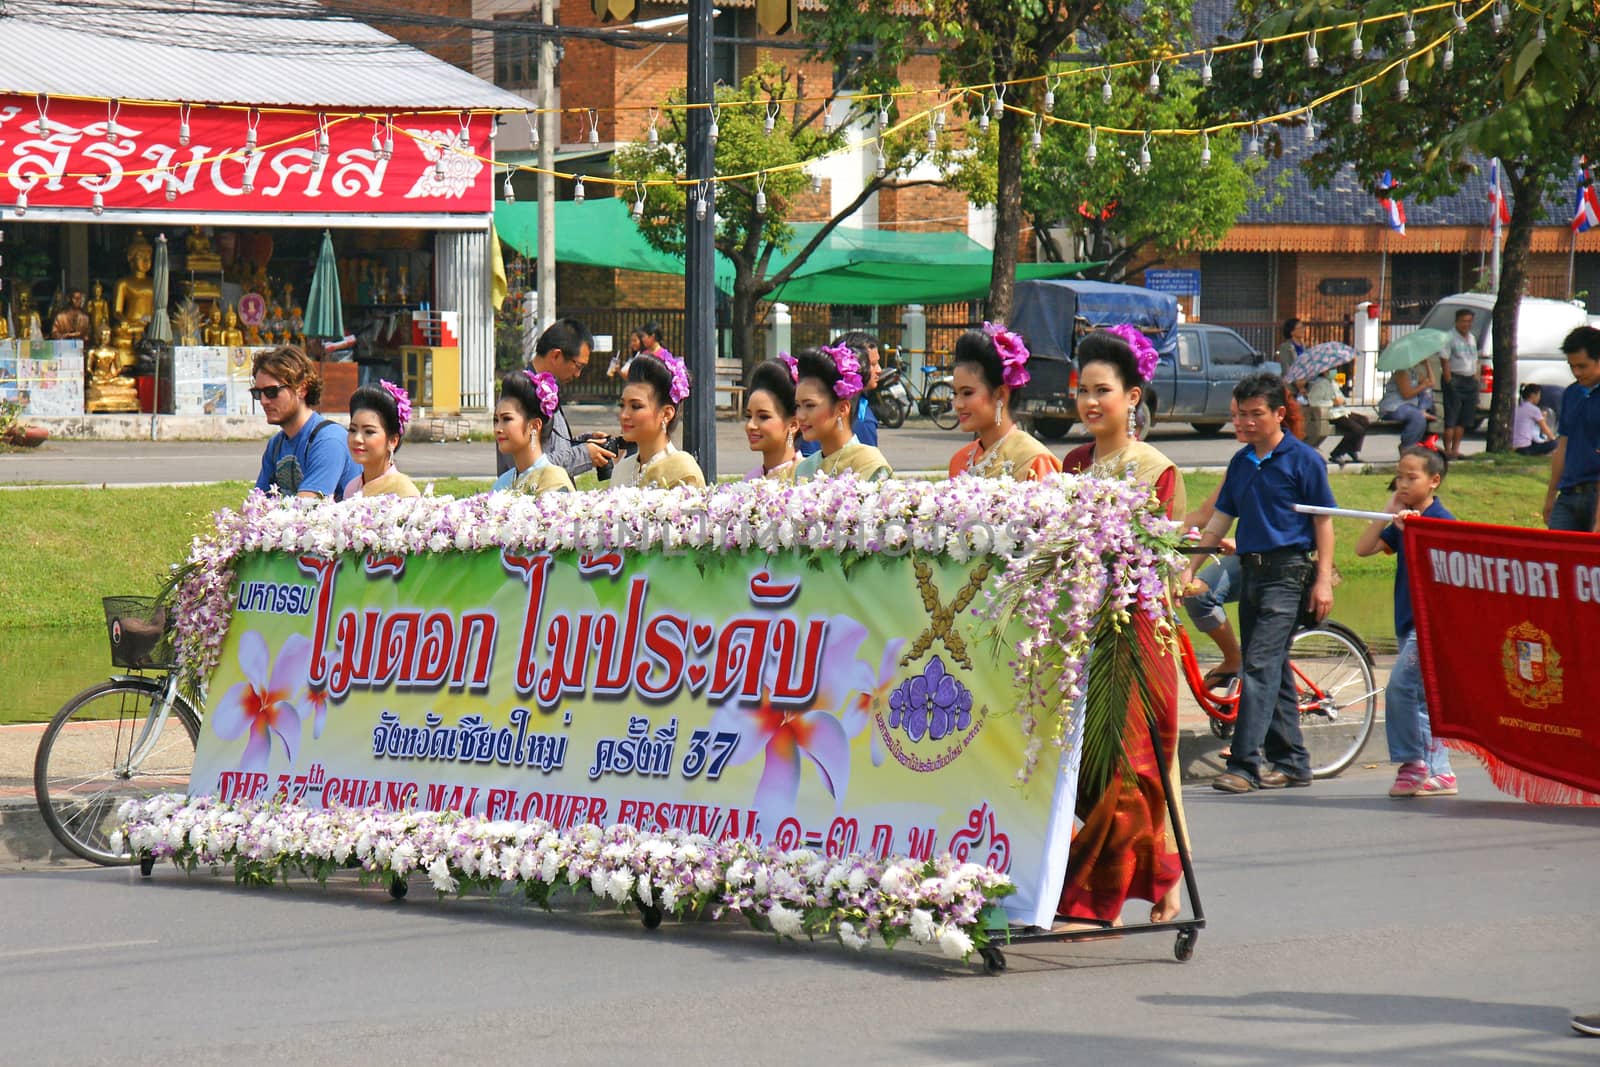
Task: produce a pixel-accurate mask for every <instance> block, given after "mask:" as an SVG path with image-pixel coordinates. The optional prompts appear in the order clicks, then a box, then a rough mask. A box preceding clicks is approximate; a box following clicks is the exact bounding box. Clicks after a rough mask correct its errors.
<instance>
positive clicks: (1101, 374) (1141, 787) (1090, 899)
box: [1056, 326, 1188, 929]
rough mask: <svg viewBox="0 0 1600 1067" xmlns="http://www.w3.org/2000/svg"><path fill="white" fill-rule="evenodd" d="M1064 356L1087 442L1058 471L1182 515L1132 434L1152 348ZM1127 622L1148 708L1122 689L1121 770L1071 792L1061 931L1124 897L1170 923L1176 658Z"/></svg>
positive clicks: (1082, 347) (1135, 345)
mask: <svg viewBox="0 0 1600 1067" xmlns="http://www.w3.org/2000/svg"><path fill="white" fill-rule="evenodd" d="M1074 355H1075V356H1076V359H1077V363H1078V418H1079V419H1080V420H1081V421H1082V423H1083V425H1084V426H1085V427H1086V428H1087V429H1088V431H1089V433H1090V434H1091V435H1093V437H1094V441H1093V442H1092V443H1090V444H1087V445H1082V446H1080V447H1078V448H1075V449H1073V450H1072V451H1071V452H1068V453H1067V456H1066V459H1065V461H1064V462H1063V467H1064V469H1065V470H1067V471H1069V472H1079V471H1088V472H1090V473H1092V474H1096V475H1100V476H1103V477H1110V478H1121V477H1125V476H1129V475H1131V476H1132V477H1133V479H1134V480H1135V481H1137V482H1139V483H1140V484H1142V485H1145V486H1148V487H1149V488H1150V491H1151V494H1152V496H1153V497H1154V502H1155V506H1156V507H1157V508H1158V509H1159V510H1160V511H1161V512H1162V513H1163V514H1165V515H1169V516H1171V515H1179V516H1181V515H1183V514H1184V513H1185V512H1186V511H1187V510H1188V508H1187V501H1186V500H1185V497H1184V491H1183V475H1182V474H1181V473H1180V472H1179V471H1178V468H1177V466H1176V465H1175V464H1174V463H1173V462H1172V461H1171V460H1169V459H1168V458H1167V457H1166V456H1163V455H1162V454H1161V453H1160V452H1158V451H1156V450H1155V449H1154V448H1152V447H1151V446H1149V445H1147V444H1145V443H1144V442H1142V441H1139V440H1137V439H1136V438H1135V436H1134V426H1135V423H1134V419H1135V415H1136V412H1137V411H1138V409H1139V400H1140V397H1141V396H1142V395H1143V390H1144V386H1145V385H1146V384H1147V383H1148V382H1149V380H1150V375H1151V374H1153V373H1154V372H1155V366H1156V361H1157V356H1156V352H1155V349H1154V348H1153V347H1151V345H1150V342H1149V341H1148V340H1146V339H1145V337H1144V335H1143V334H1141V333H1140V332H1139V331H1138V330H1137V329H1136V328H1134V327H1132V326H1118V327H1114V328H1113V329H1112V330H1109V331H1107V330H1096V331H1094V332H1093V333H1090V334H1088V335H1087V336H1085V337H1083V338H1082V339H1080V340H1079V341H1078V344H1077V350H1076V352H1075V353H1074ZM1133 628H1134V635H1135V638H1136V640H1137V641H1138V642H1139V649H1140V660H1141V666H1142V670H1143V674H1144V677H1145V679H1146V681H1147V683H1148V686H1149V691H1150V704H1151V706H1150V707H1149V708H1148V709H1146V708H1145V707H1144V706H1143V702H1142V701H1141V699H1140V696H1139V694H1138V692H1137V690H1136V691H1135V692H1134V693H1133V694H1131V695H1130V698H1129V704H1128V723H1127V729H1126V731H1125V732H1124V734H1123V737H1124V749H1125V751H1126V754H1127V764H1126V766H1122V765H1119V766H1118V768H1117V769H1116V770H1115V771H1114V772H1113V776H1112V778H1111V781H1110V784H1109V785H1108V786H1107V787H1106V788H1105V789H1104V790H1101V791H1099V792H1096V793H1092V794H1091V793H1089V792H1086V791H1085V788H1084V787H1082V786H1080V788H1079V791H1078V805H1077V810H1078V817H1079V818H1080V819H1082V820H1083V826H1082V827H1081V828H1080V829H1079V830H1078V832H1077V834H1075V835H1074V836H1073V838H1072V848H1071V851H1070V853H1069V855H1068V859H1067V879H1066V885H1065V886H1064V887H1063V888H1062V891H1061V900H1060V903H1059V904H1058V905H1057V908H1056V911H1057V915H1058V917H1059V919H1060V920H1062V921H1063V926H1062V928H1064V929H1097V928H1105V927H1110V926H1116V925H1120V924H1121V922H1122V908H1123V904H1124V903H1125V902H1126V901H1127V899H1128V898H1129V897H1134V898H1137V899H1140V900H1148V901H1151V902H1152V905H1153V906H1152V907H1151V909H1150V919H1151V921H1152V922H1165V921H1167V920H1169V919H1172V918H1174V917H1175V916H1176V915H1177V914H1178V911H1179V908H1180V903H1181V902H1180V900H1179V883H1180V881H1181V879H1182V877H1183V867H1182V863H1181V861H1180V859H1179V857H1178V849H1177V837H1176V835H1175V830H1174V827H1173V826H1172V825H1171V824H1170V821H1169V820H1168V818H1167V802H1166V796H1167V792H1168V791H1170V793H1171V795H1172V796H1173V798H1174V799H1175V800H1176V799H1177V798H1178V797H1179V795H1180V794H1179V791H1178V781H1177V778H1176V776H1175V773H1174V771H1175V767H1176V764H1177V741H1178V664H1177V660H1176V658H1175V657H1174V656H1173V651H1172V648H1171V647H1170V646H1169V644H1168V642H1167V641H1165V640H1164V639H1163V638H1161V637H1160V636H1159V635H1158V634H1157V633H1156V629H1155V625H1154V624H1153V623H1152V622H1151V621H1150V619H1149V618H1148V617H1147V616H1145V615H1143V614H1135V615H1134V617H1133ZM1147 716H1148V717H1147ZM1149 718H1153V719H1154V720H1155V726H1156V728H1157V729H1156V733H1157V735H1158V736H1159V737H1160V741H1161V747H1162V754H1163V758H1164V762H1165V765H1166V767H1167V779H1166V782H1165V783H1163V782H1162V780H1161V779H1162V776H1161V770H1160V767H1161V765H1160V764H1158V763H1157V761H1156V755H1155V750H1154V748H1153V747H1152V744H1151V729H1150V726H1149ZM1130 771H1131V773H1130ZM1163 784H1164V785H1165V788H1163ZM1178 811H1179V822H1180V826H1179V827H1178V828H1177V832H1182V826H1181V822H1182V807H1181V804H1180V805H1179V807H1178Z"/></svg>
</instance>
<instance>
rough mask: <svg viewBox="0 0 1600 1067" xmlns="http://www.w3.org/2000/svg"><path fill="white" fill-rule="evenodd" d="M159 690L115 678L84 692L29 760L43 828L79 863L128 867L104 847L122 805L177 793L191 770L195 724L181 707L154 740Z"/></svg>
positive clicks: (178, 703)
mask: <svg viewBox="0 0 1600 1067" xmlns="http://www.w3.org/2000/svg"><path fill="white" fill-rule="evenodd" d="M165 693H166V686H165V685H164V684H162V683H161V682H158V681H156V680H154V679H146V678H118V679H113V680H111V681H109V682H102V683H101V684H100V685H97V686H94V687H92V688H89V689H85V690H84V691H83V692H81V693H79V694H78V695H77V696H75V697H73V698H72V699H71V700H70V701H68V702H67V704H66V705H65V706H63V707H62V709H61V710H60V711H58V712H56V715H55V718H53V719H51V720H50V725H49V726H47V727H45V731H44V736H43V737H42V738H40V740H39V751H38V753H37V754H36V755H35V756H34V759H33V788H34V793H35V794H36V795H37V797H38V800H39V812H40V814H42V815H43V816H44V821H45V825H46V826H48V827H50V832H51V833H53V834H55V835H56V837H57V839H59V840H60V842H61V843H62V844H63V845H66V846H67V847H68V848H69V849H71V850H72V851H73V852H74V853H76V854H77V855H79V856H82V857H83V858H84V859H86V860H91V861H93V862H95V863H103V864H106V865H108V866H110V865H115V864H120V863H128V862H130V861H131V860H132V859H133V855H132V853H131V852H130V851H129V850H128V848H127V847H126V845H124V846H123V847H122V848H121V849H117V850H113V849H112V847H111V833H112V831H113V830H115V829H116V827H117V809H118V808H119V807H121V806H122V802H123V801H125V800H130V799H143V798H145V797H148V796H152V795H154V794H156V793H166V792H171V791H174V790H181V789H183V788H185V787H186V786H187V785H188V784H189V774H190V772H191V771H193V770H194V748H195V742H196V739H198V738H199V736H200V719H199V716H197V715H196V714H195V713H194V710H193V709H191V708H190V707H189V705H188V703H186V702H185V701H184V700H182V699H181V698H174V699H173V704H172V712H171V715H170V716H169V717H168V719H167V721H166V722H165V723H162V724H160V727H161V728H160V731H159V733H157V732H155V728H156V725H157V723H156V717H157V716H158V715H159V714H160V711H161V702H162V699H163V697H164V695H165Z"/></svg>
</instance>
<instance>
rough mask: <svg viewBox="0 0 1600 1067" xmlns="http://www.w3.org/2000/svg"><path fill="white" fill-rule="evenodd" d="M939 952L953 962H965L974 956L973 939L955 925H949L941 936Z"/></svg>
mask: <svg viewBox="0 0 1600 1067" xmlns="http://www.w3.org/2000/svg"><path fill="white" fill-rule="evenodd" d="M939 951H941V952H943V953H944V954H945V955H946V956H949V957H950V958H951V959H953V960H964V959H966V958H967V957H968V956H970V955H972V938H970V937H968V936H967V932H966V931H965V930H963V929H961V927H959V926H957V925H956V924H955V923H948V924H946V926H945V927H944V930H943V932H941V933H940V934H939Z"/></svg>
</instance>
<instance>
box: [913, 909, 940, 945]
mask: <svg viewBox="0 0 1600 1067" xmlns="http://www.w3.org/2000/svg"><path fill="white" fill-rule="evenodd" d="M935 936H936V932H935V930H934V927H933V913H932V912H931V911H928V910H927V909H926V908H913V909H911V940H913V941H916V942H917V943H919V944H923V945H926V944H927V943H928V942H930V941H932V940H933V939H934V937H935Z"/></svg>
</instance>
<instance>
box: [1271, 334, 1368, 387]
mask: <svg viewBox="0 0 1600 1067" xmlns="http://www.w3.org/2000/svg"><path fill="white" fill-rule="evenodd" d="M1355 358H1356V350H1355V349H1353V348H1351V347H1350V346H1349V345H1347V344H1345V343H1344V342H1343V341H1324V342H1322V343H1321V344H1320V345H1312V346H1311V347H1310V348H1308V349H1306V350H1305V351H1304V352H1302V353H1300V355H1298V356H1296V357H1295V361H1294V364H1293V365H1292V366H1290V368H1289V369H1288V370H1287V371H1286V372H1284V375H1283V380H1284V381H1286V382H1299V381H1310V380H1311V379H1312V378H1315V377H1316V376H1317V375H1319V374H1322V373H1324V372H1326V371H1330V370H1332V369H1333V368H1334V367H1342V366H1344V365H1345V364H1346V363H1351V362H1354V361H1355Z"/></svg>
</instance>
